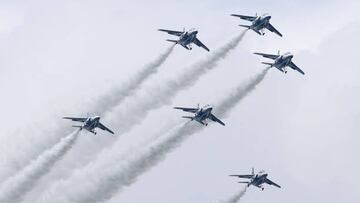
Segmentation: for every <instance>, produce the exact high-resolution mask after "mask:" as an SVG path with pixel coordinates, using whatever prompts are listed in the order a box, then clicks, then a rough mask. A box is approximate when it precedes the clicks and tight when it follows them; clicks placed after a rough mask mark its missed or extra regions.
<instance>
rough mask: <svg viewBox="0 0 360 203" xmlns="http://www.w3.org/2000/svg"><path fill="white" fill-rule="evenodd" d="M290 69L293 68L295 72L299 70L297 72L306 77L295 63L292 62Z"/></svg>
mask: <svg viewBox="0 0 360 203" xmlns="http://www.w3.org/2000/svg"><path fill="white" fill-rule="evenodd" d="M289 67H290V68H292V69H294V70H297V71H299V72H300V73H301V74H303V75H305V73H304V71H302V70H301V69H300V68H299V67H297V65H295V63H293V62H291V63H290V64H289Z"/></svg>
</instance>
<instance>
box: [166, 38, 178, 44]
mask: <svg viewBox="0 0 360 203" xmlns="http://www.w3.org/2000/svg"><path fill="white" fill-rule="evenodd" d="M166 41H168V42H174V43H175V44H177V43H178V41H177V40H172V39H167V40H166Z"/></svg>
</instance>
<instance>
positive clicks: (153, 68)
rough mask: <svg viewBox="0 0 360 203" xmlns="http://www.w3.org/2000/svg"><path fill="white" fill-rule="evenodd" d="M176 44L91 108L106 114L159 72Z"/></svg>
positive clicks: (98, 100) (99, 99) (114, 88)
mask: <svg viewBox="0 0 360 203" xmlns="http://www.w3.org/2000/svg"><path fill="white" fill-rule="evenodd" d="M174 47H175V44H174V45H171V46H170V47H169V48H168V49H167V50H166V51H165V52H164V53H162V54H161V55H160V56H159V57H158V58H156V59H155V60H154V61H152V62H151V63H149V64H148V65H145V66H144V68H143V69H142V70H140V71H139V72H138V73H136V74H135V75H134V76H133V77H132V78H130V79H129V81H127V83H125V84H122V85H121V86H118V87H113V89H112V90H110V91H108V93H107V94H105V95H103V96H101V97H100V98H98V99H96V102H95V103H94V106H93V107H92V108H90V109H91V110H92V111H93V112H99V113H101V114H106V113H109V112H111V110H112V109H113V108H114V107H115V106H117V105H118V104H120V103H121V102H122V101H123V100H124V99H125V98H126V97H128V96H130V95H132V94H134V92H135V91H136V90H137V89H138V88H139V87H140V86H141V85H142V84H143V83H144V82H145V81H146V80H147V79H148V78H149V77H150V76H151V75H153V74H155V73H157V72H158V69H159V67H160V66H161V65H162V64H163V63H164V62H165V61H166V59H167V58H168V57H169V56H170V54H171V53H172V51H173V50H174Z"/></svg>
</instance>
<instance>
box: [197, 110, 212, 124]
mask: <svg viewBox="0 0 360 203" xmlns="http://www.w3.org/2000/svg"><path fill="white" fill-rule="evenodd" d="M212 109H213V107H211V106H208V107H204V108H200V109H199V110H198V111H197V112H196V113H195V116H194V120H196V121H197V122H199V123H201V124H203V125H207V124H208V122H207V120H208V118H209V117H210V116H211V111H212Z"/></svg>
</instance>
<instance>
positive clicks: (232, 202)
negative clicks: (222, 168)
mask: <svg viewBox="0 0 360 203" xmlns="http://www.w3.org/2000/svg"><path fill="white" fill-rule="evenodd" d="M245 193H246V187H244V189H242V190H240V191H239V192H237V193H235V194H234V195H233V196H231V197H229V198H228V199H226V200H224V201H221V203H237V202H239V200H240V198H241V197H242V196H244V195H245Z"/></svg>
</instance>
